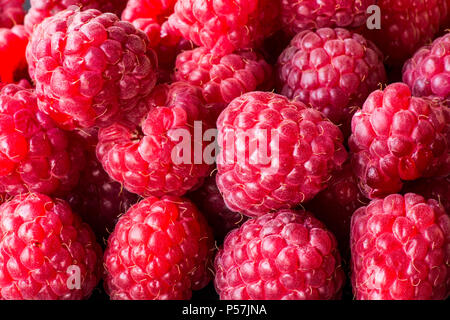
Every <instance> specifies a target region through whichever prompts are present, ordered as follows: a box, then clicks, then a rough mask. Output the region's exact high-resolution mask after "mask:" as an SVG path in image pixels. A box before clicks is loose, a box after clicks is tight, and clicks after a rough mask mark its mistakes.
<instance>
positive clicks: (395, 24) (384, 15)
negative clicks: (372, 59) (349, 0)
mask: <svg viewBox="0 0 450 320" xmlns="http://www.w3.org/2000/svg"><path fill="white" fill-rule="evenodd" d="M377 6H378V7H379V8H380V13H381V28H380V29H373V30H368V29H367V28H363V30H362V32H363V33H364V35H365V36H366V37H368V39H370V40H372V41H373V42H374V43H375V44H376V45H377V47H378V48H380V49H381V51H382V52H383V53H384V55H385V57H386V59H387V63H388V64H390V65H393V66H396V65H399V66H401V65H402V64H403V63H404V61H405V60H406V59H408V58H409V57H411V56H412V55H413V54H414V52H415V51H416V50H417V49H418V48H419V47H421V46H422V45H424V44H425V43H427V42H429V41H431V40H432V39H433V37H434V35H435V34H436V33H437V32H438V31H439V26H440V24H443V22H444V19H445V18H446V17H447V16H448V9H447V5H446V3H445V1H443V0H402V1H398V0H379V1H377Z"/></svg>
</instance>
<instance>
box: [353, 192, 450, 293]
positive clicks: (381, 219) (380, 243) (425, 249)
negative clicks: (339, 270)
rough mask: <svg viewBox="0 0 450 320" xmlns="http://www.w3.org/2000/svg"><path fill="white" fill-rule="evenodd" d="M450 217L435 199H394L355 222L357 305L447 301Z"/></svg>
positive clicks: (359, 213)
mask: <svg viewBox="0 0 450 320" xmlns="http://www.w3.org/2000/svg"><path fill="white" fill-rule="evenodd" d="M449 245H450V218H449V216H448V215H447V214H446V213H445V211H444V209H443V208H442V206H440V205H439V203H438V202H437V201H436V200H426V199H424V198H423V197H421V196H419V195H416V194H414V193H408V194H406V195H405V196H401V195H398V194H392V195H389V196H387V197H386V198H384V199H377V200H373V201H372V202H371V203H370V204H369V205H368V206H367V207H362V208H360V209H358V210H357V211H356V212H355V214H354V215H353V217H352V222H351V249H352V285H353V293H354V295H355V297H356V299H358V300H380V299H381V300H415V299H418V300H429V299H445V298H446V297H448V295H449V293H450V266H449V265H448V261H449V258H450V251H449V250H448V249H449Z"/></svg>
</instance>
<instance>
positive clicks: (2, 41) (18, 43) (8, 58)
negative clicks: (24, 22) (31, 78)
mask: <svg viewBox="0 0 450 320" xmlns="http://www.w3.org/2000/svg"><path fill="white" fill-rule="evenodd" d="M27 44H28V36H27V34H26V32H25V29H24V28H23V26H20V25H17V26H14V27H13V28H12V29H7V28H0V61H4V62H5V63H2V64H1V65H0V81H2V82H4V83H12V82H14V81H15V80H18V79H19V78H20V77H22V76H23V75H24V74H25V73H26V68H27V61H26V60H25V50H26V47H27Z"/></svg>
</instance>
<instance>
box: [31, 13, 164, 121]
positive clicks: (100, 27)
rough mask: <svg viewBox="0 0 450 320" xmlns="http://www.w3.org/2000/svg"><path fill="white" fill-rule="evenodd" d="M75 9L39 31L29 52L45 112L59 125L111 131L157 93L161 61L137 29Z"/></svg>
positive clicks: (107, 16)
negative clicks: (122, 116) (113, 124)
mask: <svg viewBox="0 0 450 320" xmlns="http://www.w3.org/2000/svg"><path fill="white" fill-rule="evenodd" d="M75 8H76V7H75ZM75 8H73V7H72V8H70V9H67V10H65V11H62V12H59V13H58V14H56V15H55V16H53V17H50V18H48V19H46V20H44V22H43V23H41V24H40V25H39V26H38V27H36V29H35V30H34V32H33V36H32V37H31V40H30V44H29V45H28V47H27V61H28V64H29V69H30V75H31V76H32V78H33V79H34V80H35V82H36V92H37V95H38V99H39V101H38V103H39V108H40V109H41V110H43V111H44V112H46V113H47V114H49V115H50V116H51V117H52V118H53V119H54V120H55V121H56V122H57V123H58V124H60V125H61V126H63V127H64V128H66V129H74V128H77V127H90V126H93V125H100V126H105V125H108V124H111V122H112V121H113V120H114V119H115V118H117V117H118V116H119V115H120V114H121V113H129V112H131V110H132V109H133V108H134V107H135V105H136V102H137V101H138V100H139V99H140V97H141V96H144V95H146V94H148V93H149V92H150V91H151V90H152V89H153V87H154V85H155V83H156V68H157V61H156V60H157V59H156V56H155V53H154V52H153V50H151V49H148V47H147V45H148V39H147V37H146V36H145V34H144V33H143V32H142V31H140V30H137V29H136V28H135V27H133V25H132V24H130V23H128V22H124V21H120V20H119V18H117V16H115V15H114V14H112V13H104V14H102V13H101V12H100V11H98V10H93V9H92V10H85V11H81V12H80V11H79V10H76V9H75Z"/></svg>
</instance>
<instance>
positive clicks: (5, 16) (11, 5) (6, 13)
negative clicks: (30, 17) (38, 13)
mask: <svg viewBox="0 0 450 320" xmlns="http://www.w3.org/2000/svg"><path fill="white" fill-rule="evenodd" d="M23 2H24V0H0V28H12V27H13V26H15V25H16V24H21V23H23V17H24V15H25V12H24V10H23V7H22V6H23Z"/></svg>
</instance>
